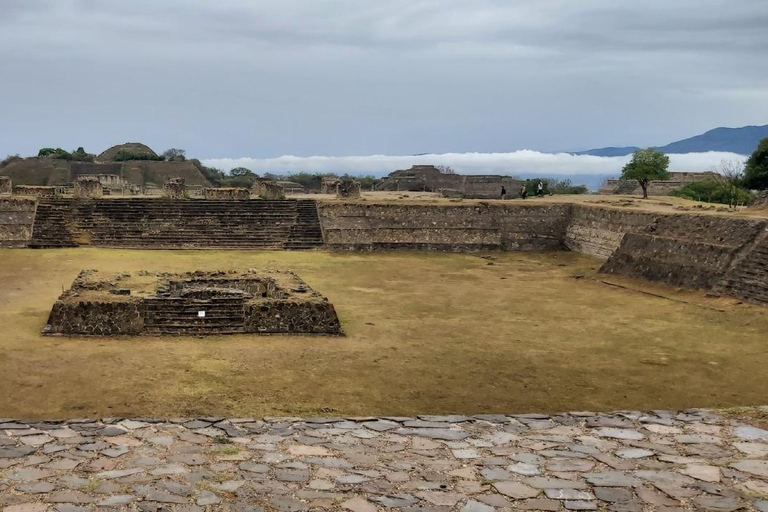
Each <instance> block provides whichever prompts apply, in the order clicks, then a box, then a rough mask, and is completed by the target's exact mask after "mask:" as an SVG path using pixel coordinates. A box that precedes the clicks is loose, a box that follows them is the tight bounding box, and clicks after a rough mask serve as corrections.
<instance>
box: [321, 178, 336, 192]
mask: <svg viewBox="0 0 768 512" xmlns="http://www.w3.org/2000/svg"><path fill="white" fill-rule="evenodd" d="M338 189H339V180H338V179H337V178H323V180H322V181H321V182H320V193H321V194H333V195H336V193H337V192H338Z"/></svg>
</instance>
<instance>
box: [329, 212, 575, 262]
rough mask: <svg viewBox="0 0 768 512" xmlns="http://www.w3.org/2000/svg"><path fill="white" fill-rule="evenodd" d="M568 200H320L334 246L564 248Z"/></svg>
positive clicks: (469, 249)
mask: <svg viewBox="0 0 768 512" xmlns="http://www.w3.org/2000/svg"><path fill="white" fill-rule="evenodd" d="M569 208H570V207H569V206H568V205H552V206H544V205H517V207H506V206H505V205H485V204H480V205H460V206H442V205H441V206H431V205H356V204H330V203H326V204H322V203H321V204H320V205H319V212H320V219H321V222H322V226H323V231H324V233H325V240H326V244H327V245H328V246H329V247H330V248H332V249H337V250H377V249H419V250H422V249H423V250H438V251H454V252H465V251H477V250H523V251H524V250H552V249H562V248H563V244H562V240H563V238H564V236H565V230H566V228H567V225H568V220H569V217H570V216H569V213H568V212H569Z"/></svg>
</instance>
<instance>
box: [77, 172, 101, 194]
mask: <svg viewBox="0 0 768 512" xmlns="http://www.w3.org/2000/svg"><path fill="white" fill-rule="evenodd" d="M103 195H104V187H102V185H101V181H99V178H98V176H78V178H77V181H75V198H77V199H94V198H98V197H102V196H103Z"/></svg>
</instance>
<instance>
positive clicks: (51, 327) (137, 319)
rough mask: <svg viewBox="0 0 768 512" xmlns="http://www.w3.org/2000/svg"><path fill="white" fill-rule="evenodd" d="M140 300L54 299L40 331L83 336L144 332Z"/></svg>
mask: <svg viewBox="0 0 768 512" xmlns="http://www.w3.org/2000/svg"><path fill="white" fill-rule="evenodd" d="M142 310H143V305H142V301H141V299H136V298H127V297H126V298H125V299H124V300H113V301H112V302H101V301H100V302H96V301H88V300H82V301H77V302H69V301H62V300H58V301H56V303H55V304H54V305H53V309H51V314H50V316H49V317H48V323H47V325H46V328H45V330H44V331H43V333H44V334H67V335H75V336H76V335H83V336H118V335H136V334H140V333H142V332H143V331H144V318H143V314H142Z"/></svg>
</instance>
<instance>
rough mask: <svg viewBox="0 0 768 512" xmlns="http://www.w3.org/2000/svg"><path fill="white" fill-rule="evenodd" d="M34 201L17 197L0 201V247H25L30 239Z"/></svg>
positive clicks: (33, 217)
mask: <svg viewBox="0 0 768 512" xmlns="http://www.w3.org/2000/svg"><path fill="white" fill-rule="evenodd" d="M35 206H36V204H35V200H34V199H27V198H20V197H19V198H17V197H3V198H1V199H0V247H26V246H27V245H28V244H29V241H30V240H31V239H32V225H33V223H34V221H35Z"/></svg>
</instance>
